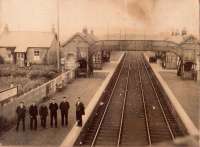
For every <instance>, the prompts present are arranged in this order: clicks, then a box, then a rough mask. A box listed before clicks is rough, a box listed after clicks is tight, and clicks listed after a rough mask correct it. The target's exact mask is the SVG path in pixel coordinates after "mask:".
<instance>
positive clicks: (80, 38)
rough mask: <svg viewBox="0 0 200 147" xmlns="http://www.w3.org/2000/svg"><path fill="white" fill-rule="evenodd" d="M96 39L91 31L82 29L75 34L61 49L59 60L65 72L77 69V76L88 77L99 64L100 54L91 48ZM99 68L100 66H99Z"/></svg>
mask: <svg viewBox="0 0 200 147" xmlns="http://www.w3.org/2000/svg"><path fill="white" fill-rule="evenodd" d="M97 41H98V39H97V38H96V36H95V35H94V33H93V31H91V32H90V33H89V32H88V30H87V28H84V29H83V30H82V32H77V33H75V34H74V35H73V36H72V37H70V38H69V39H68V40H67V41H66V42H64V43H63V44H62V47H61V60H63V66H64V69H65V70H70V69H77V73H78V74H83V75H90V74H92V72H93V69H96V68H98V66H99V65H98V64H101V63H102V62H101V52H100V51H96V48H95V47H94V46H93V45H94V44H95V43H96V42H97ZM100 66H101V65H100Z"/></svg>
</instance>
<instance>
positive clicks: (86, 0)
mask: <svg viewBox="0 0 200 147" xmlns="http://www.w3.org/2000/svg"><path fill="white" fill-rule="evenodd" d="M0 1H1V2H2V4H0V5H1V6H2V10H1V11H0V12H1V14H0V15H1V16H2V21H3V23H7V24H9V27H10V28H11V30H39V31H47V30H51V27H52V26H53V25H54V26H57V24H56V16H57V15H56V12H57V6H56V1H57V0H28V1H27V0H0ZM59 1H60V13H59V14H60V30H61V33H60V34H61V37H62V40H66V38H68V37H70V36H71V35H72V34H73V33H75V32H77V31H81V29H82V28H83V27H85V26H87V27H88V28H89V29H93V30H94V32H95V34H97V35H101V34H106V32H107V31H108V30H109V32H110V33H116V32H117V33H119V32H120V30H122V31H125V30H126V31H127V32H129V33H136V32H144V30H145V32H149V33H156V32H169V31H171V30H173V29H177V28H179V29H180V28H183V27H185V28H186V29H187V30H188V31H189V32H191V33H193V34H194V33H197V32H198V0H59Z"/></svg>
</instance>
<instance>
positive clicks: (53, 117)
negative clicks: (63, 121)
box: [49, 99, 58, 128]
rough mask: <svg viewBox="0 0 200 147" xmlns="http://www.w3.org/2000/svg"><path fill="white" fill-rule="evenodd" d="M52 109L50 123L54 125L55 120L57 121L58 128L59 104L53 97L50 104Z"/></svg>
mask: <svg viewBox="0 0 200 147" xmlns="http://www.w3.org/2000/svg"><path fill="white" fill-rule="evenodd" d="M49 110H50V125H51V127H53V121H54V123H55V127H56V128H57V110H58V104H57V103H56V102H55V99H52V102H51V103H50V104H49Z"/></svg>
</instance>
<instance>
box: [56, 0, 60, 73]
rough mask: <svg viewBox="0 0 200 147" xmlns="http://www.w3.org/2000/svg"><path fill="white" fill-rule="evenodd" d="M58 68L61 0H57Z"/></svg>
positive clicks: (58, 62) (58, 65) (58, 63)
mask: <svg viewBox="0 0 200 147" xmlns="http://www.w3.org/2000/svg"><path fill="white" fill-rule="evenodd" d="M56 18H57V41H58V46H57V70H58V71H59V70H60V0H57V17H56Z"/></svg>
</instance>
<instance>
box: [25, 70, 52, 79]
mask: <svg viewBox="0 0 200 147" xmlns="http://www.w3.org/2000/svg"><path fill="white" fill-rule="evenodd" d="M55 75H56V72H54V71H48V70H32V71H30V72H29V73H28V78H30V79H37V78H41V77H45V78H47V79H52V78H54V77H55Z"/></svg>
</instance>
